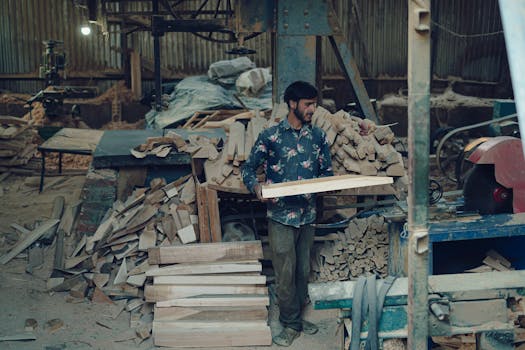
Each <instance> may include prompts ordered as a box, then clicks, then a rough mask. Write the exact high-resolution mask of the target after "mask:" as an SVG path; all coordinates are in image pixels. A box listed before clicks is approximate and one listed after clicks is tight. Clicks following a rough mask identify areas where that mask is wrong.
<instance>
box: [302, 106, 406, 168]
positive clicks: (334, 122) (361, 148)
mask: <svg viewBox="0 0 525 350" xmlns="http://www.w3.org/2000/svg"><path fill="white" fill-rule="evenodd" d="M312 123H313V124H314V125H316V126H318V127H320V128H321V129H323V130H324V131H325V132H326V136H327V139H328V142H329V143H330V152H331V154H332V165H333V168H334V173H335V174H339V175H344V174H348V173H350V174H361V175H370V176H376V175H377V176H393V177H401V176H404V175H405V174H406V172H405V167H404V165H403V158H402V156H401V154H400V153H399V152H397V151H396V149H395V148H394V146H392V141H393V140H394V137H395V136H394V133H393V132H392V130H391V129H390V127H388V126H385V125H376V124H374V123H373V122H371V121H370V120H368V119H361V118H358V117H353V116H350V115H349V114H348V113H347V112H345V111H342V110H341V111H339V112H337V113H335V114H331V113H330V112H329V111H327V110H326V109H324V108H323V107H319V108H317V111H316V113H315V114H314V116H313V119H312Z"/></svg>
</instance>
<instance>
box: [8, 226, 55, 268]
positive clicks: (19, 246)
mask: <svg viewBox="0 0 525 350" xmlns="http://www.w3.org/2000/svg"><path fill="white" fill-rule="evenodd" d="M59 222H60V220H57V219H49V220H47V221H45V222H44V223H43V224H42V225H40V226H38V227H37V228H36V229H34V230H33V231H32V232H31V233H29V234H28V235H26V236H25V237H24V238H23V239H22V240H20V241H19V242H17V243H16V244H15V246H14V247H12V248H11V250H10V251H9V253H7V254H5V255H3V256H2V257H1V258H0V264H1V265H4V264H7V263H8V262H9V261H10V260H11V259H13V258H14V257H15V256H17V255H18V254H20V253H21V252H22V251H23V250H24V249H26V248H27V247H29V246H30V245H31V244H33V242H35V241H36V240H38V239H39V238H40V237H42V235H44V234H45V233H46V232H47V231H48V230H49V229H51V228H53V227H56V226H57V225H58V223H59Z"/></svg>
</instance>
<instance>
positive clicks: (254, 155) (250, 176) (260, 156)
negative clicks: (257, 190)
mask: <svg viewBox="0 0 525 350" xmlns="http://www.w3.org/2000/svg"><path fill="white" fill-rule="evenodd" d="M265 134H266V133H265V132H262V133H260V134H259V137H258V138H257V141H255V144H254V145H253V147H252V150H251V152H250V156H249V157H248V160H247V161H246V162H244V164H243V165H242V167H241V175H242V181H243V182H244V185H246V188H248V190H249V191H250V192H252V193H254V187H255V185H256V184H257V175H256V171H257V168H258V167H259V166H261V164H263V163H264V162H265V161H266V159H267V158H268V145H267V143H266V139H267V138H266V137H265V136H264V135H265Z"/></svg>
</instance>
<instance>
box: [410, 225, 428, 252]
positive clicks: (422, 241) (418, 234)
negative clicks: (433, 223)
mask: <svg viewBox="0 0 525 350" xmlns="http://www.w3.org/2000/svg"><path fill="white" fill-rule="evenodd" d="M412 234H413V235H414V238H415V240H416V253H417V254H425V253H427V252H428V229H415V230H414V232H413V233H412Z"/></svg>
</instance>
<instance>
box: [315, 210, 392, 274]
mask: <svg viewBox="0 0 525 350" xmlns="http://www.w3.org/2000/svg"><path fill="white" fill-rule="evenodd" d="M337 236H338V239H336V240H334V241H326V242H323V243H322V244H320V245H316V246H315V249H314V251H313V256H312V272H311V274H310V281H311V282H329V281H345V280H349V279H355V278H357V277H359V276H361V275H363V274H365V273H367V272H374V273H377V274H378V275H380V276H386V275H387V262H388V231H387V224H386V222H385V220H384V217H383V216H380V215H372V216H369V217H367V218H362V219H359V218H356V219H353V220H352V221H350V223H349V224H348V227H347V228H346V229H345V230H344V232H338V233H337Z"/></svg>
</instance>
